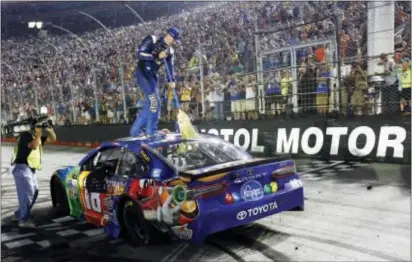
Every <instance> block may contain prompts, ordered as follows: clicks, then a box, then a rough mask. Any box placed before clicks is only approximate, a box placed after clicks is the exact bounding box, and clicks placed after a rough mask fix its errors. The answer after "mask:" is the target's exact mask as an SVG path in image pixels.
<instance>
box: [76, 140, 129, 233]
mask: <svg viewBox="0 0 412 262" xmlns="http://www.w3.org/2000/svg"><path fill="white" fill-rule="evenodd" d="M120 156H121V148H120V147H113V148H106V149H102V151H99V152H97V154H96V155H95V156H94V158H93V160H91V161H92V162H91V163H90V162H89V161H86V162H85V163H84V164H83V165H82V171H81V173H80V174H79V178H78V183H79V185H80V196H81V201H82V206H83V215H84V218H85V219H86V221H88V222H89V223H92V224H95V225H99V226H103V225H104V224H105V221H106V220H105V219H104V214H105V209H106V207H105V205H104V203H105V199H106V197H107V195H108V194H107V186H106V180H107V179H108V177H110V176H111V175H113V174H114V171H115V169H116V165H117V161H119V158H120Z"/></svg>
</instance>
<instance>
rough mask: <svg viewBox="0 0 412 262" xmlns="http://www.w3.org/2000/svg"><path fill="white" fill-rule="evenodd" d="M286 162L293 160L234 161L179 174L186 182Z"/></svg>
mask: <svg viewBox="0 0 412 262" xmlns="http://www.w3.org/2000/svg"><path fill="white" fill-rule="evenodd" d="M285 160H291V157H290V156H286V155H285V156H279V157H271V158H252V159H249V160H239V161H233V162H229V163H223V164H218V165H214V166H211V167H206V168H199V169H192V170H186V171H183V172H179V176H180V177H182V178H184V179H186V180H190V181H193V180H197V179H199V178H204V177H209V176H213V175H216V174H220V173H226V172H230V171H233V170H236V169H239V168H247V167H252V166H259V165H264V164H269V163H274V162H281V161H285Z"/></svg>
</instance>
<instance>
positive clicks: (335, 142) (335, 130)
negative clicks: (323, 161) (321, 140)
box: [326, 127, 348, 155]
mask: <svg viewBox="0 0 412 262" xmlns="http://www.w3.org/2000/svg"><path fill="white" fill-rule="evenodd" d="M347 134H348V128H347V127H328V128H326V135H329V136H332V141H331V143H330V144H331V145H330V154H331V155H337V154H338V153H339V144H340V137H341V136H343V135H347Z"/></svg>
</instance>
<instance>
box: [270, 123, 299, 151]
mask: <svg viewBox="0 0 412 262" xmlns="http://www.w3.org/2000/svg"><path fill="white" fill-rule="evenodd" d="M299 133H300V128H292V130H291V131H290V136H289V139H288V137H287V134H286V128H278V140H277V143H276V153H287V154H289V153H292V154H297V153H298V148H299Z"/></svg>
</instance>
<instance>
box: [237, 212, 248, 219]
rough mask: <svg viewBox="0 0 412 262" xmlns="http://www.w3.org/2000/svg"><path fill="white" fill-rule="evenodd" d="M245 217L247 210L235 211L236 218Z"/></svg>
mask: <svg viewBox="0 0 412 262" xmlns="http://www.w3.org/2000/svg"><path fill="white" fill-rule="evenodd" d="M246 217H247V212H246V211H244V210H243V211H240V212H239V213H237V216H236V218H237V220H243V219H245V218H246Z"/></svg>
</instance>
